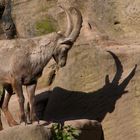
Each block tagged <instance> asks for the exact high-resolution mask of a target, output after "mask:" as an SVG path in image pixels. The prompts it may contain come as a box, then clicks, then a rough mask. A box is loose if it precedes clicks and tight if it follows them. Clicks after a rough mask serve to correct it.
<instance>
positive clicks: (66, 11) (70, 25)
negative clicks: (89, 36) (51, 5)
mask: <svg viewBox="0 0 140 140" xmlns="http://www.w3.org/2000/svg"><path fill="white" fill-rule="evenodd" d="M59 7H60V8H62V9H63V10H64V12H65V14H66V16H67V30H66V32H65V36H66V37H68V36H69V35H70V33H71V31H72V29H73V23H72V18H71V13H70V12H69V11H68V10H67V9H66V8H64V7H62V6H61V5H60V6H59Z"/></svg>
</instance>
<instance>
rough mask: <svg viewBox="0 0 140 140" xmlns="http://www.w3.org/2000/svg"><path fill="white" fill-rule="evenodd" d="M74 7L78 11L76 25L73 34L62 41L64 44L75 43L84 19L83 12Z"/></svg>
mask: <svg viewBox="0 0 140 140" xmlns="http://www.w3.org/2000/svg"><path fill="white" fill-rule="evenodd" d="M72 8H73V9H74V10H75V11H76V14H77V21H76V25H75V27H74V29H73V30H72V32H71V34H70V35H69V36H68V37H66V38H65V39H64V40H63V41H62V44H69V45H71V44H73V43H74V41H75V40H76V39H77V37H78V36H79V34H80V29H81V27H82V22H83V19H82V15H81V12H80V11H79V10H78V9H76V8H74V7H72Z"/></svg>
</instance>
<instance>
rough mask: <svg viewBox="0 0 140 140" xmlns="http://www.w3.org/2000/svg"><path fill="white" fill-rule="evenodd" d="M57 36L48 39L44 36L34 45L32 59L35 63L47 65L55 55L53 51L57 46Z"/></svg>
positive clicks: (42, 65)
mask: <svg viewBox="0 0 140 140" xmlns="http://www.w3.org/2000/svg"><path fill="white" fill-rule="evenodd" d="M56 40H57V38H55V37H54V38H53V40H52V39H48V38H43V39H41V40H40V41H39V42H38V45H37V46H36V47H33V49H32V52H31V55H30V56H31V61H32V64H34V65H36V66H37V65H40V66H41V67H45V66H46V64H47V63H48V62H49V61H50V59H51V58H52V56H53V52H54V49H55V46H56Z"/></svg>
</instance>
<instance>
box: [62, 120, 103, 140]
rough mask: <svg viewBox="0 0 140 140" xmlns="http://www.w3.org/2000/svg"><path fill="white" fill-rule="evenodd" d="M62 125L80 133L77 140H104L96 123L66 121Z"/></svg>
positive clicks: (98, 124)
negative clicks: (75, 129)
mask: <svg viewBox="0 0 140 140" xmlns="http://www.w3.org/2000/svg"><path fill="white" fill-rule="evenodd" d="M64 125H70V126H72V127H74V128H77V129H78V130H80V131H81V133H80V136H79V138H78V140H104V135H103V130H102V126H101V124H100V123H99V122H98V121H95V120H88V119H81V120H71V121H66V122H65V123H64Z"/></svg>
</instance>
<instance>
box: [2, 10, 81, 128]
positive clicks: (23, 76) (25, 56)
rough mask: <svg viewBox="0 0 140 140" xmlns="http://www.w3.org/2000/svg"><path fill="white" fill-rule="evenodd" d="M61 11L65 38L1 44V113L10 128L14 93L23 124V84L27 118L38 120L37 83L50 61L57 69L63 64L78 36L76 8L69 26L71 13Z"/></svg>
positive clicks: (78, 25) (25, 40) (49, 37)
mask: <svg viewBox="0 0 140 140" xmlns="http://www.w3.org/2000/svg"><path fill="white" fill-rule="evenodd" d="M73 9H75V8H73ZM63 10H64V11H65V13H66V16H67V20H68V27H67V30H66V32H65V35H63V34H61V33H51V34H48V35H45V36H41V37H36V38H30V39H16V40H8V41H7V40H3V41H0V84H2V85H3V87H4V89H5V90H6V91H7V92H8V94H6V96H5V98H4V101H3V104H2V110H3V112H4V113H5V116H6V118H7V121H8V123H9V125H10V126H13V125H16V124H17V123H16V121H15V120H14V119H13V117H12V115H11V114H10V112H9V110H8V102H9V100H10V97H11V95H12V94H13V92H14V93H16V94H17V97H18V101H19V106H20V119H21V122H26V116H25V111H24V95H23V90H22V85H25V86H26V89H27V94H28V98H29V104H30V119H31V121H34V120H37V118H36V114H35V109H34V93H35V88H36V84H37V80H38V78H39V77H40V76H41V74H42V71H43V69H44V67H45V66H46V65H47V63H48V62H49V61H50V59H51V58H54V60H55V61H56V63H57V64H58V65H59V66H60V67H63V66H64V65H65V64H66V60H67V53H68V50H69V49H70V48H71V47H72V45H73V43H74V41H75V40H76V39H77V37H78V36H79V33H80V29H81V26H82V16H81V13H80V11H79V10H77V9H75V11H76V14H77V22H76V24H75V26H74V27H72V18H71V13H70V12H69V11H68V10H66V9H64V8H63Z"/></svg>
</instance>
